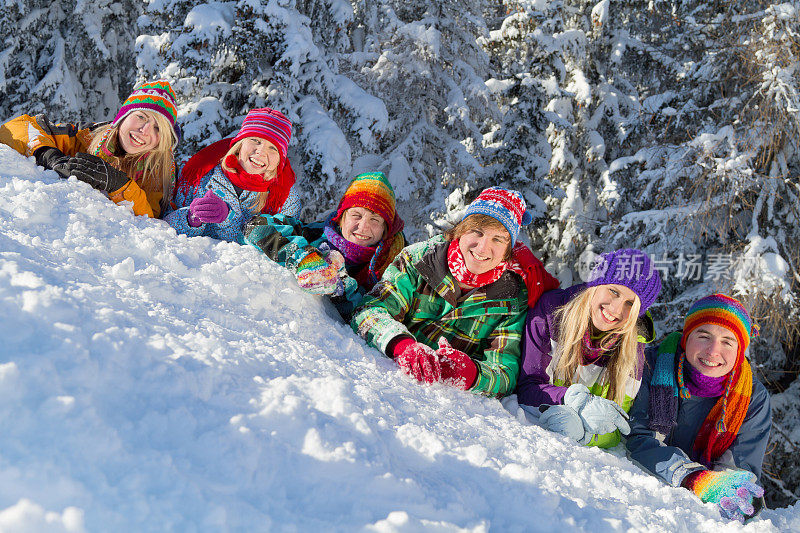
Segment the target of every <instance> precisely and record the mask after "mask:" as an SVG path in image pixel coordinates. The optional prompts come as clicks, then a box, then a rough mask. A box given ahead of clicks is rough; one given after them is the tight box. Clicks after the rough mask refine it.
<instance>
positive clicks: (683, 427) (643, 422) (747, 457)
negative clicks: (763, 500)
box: [626, 348, 772, 487]
mask: <svg viewBox="0 0 800 533" xmlns="http://www.w3.org/2000/svg"><path fill="white" fill-rule="evenodd" d="M656 351H657V350H656V349H654V348H648V350H647V354H646V364H645V370H644V375H643V379H642V386H641V388H640V389H639V394H638V395H637V396H636V400H635V401H634V402H633V407H632V408H631V411H630V413H629V414H630V417H631V420H630V424H631V433H630V435H628V439H627V442H626V446H627V448H628V457H629V458H630V459H631V460H632V461H634V462H635V463H637V464H638V465H639V466H640V467H642V468H643V469H645V470H647V471H648V472H650V473H651V474H653V475H655V476H656V477H658V478H660V479H661V480H662V481H664V482H665V483H667V484H669V485H672V486H673V487H678V486H680V484H681V481H683V478H684V477H686V476H687V475H688V474H690V473H692V472H695V471H697V470H705V469H706V467H705V466H703V465H702V464H700V463H699V462H698V461H699V458H700V454H698V453H695V452H694V451H693V449H692V448H693V446H692V445H693V444H694V439H695V436H697V432H698V431H699V430H700V426H701V425H702V423H703V421H704V420H705V418H706V416H707V415H708V413H709V412H710V411H711V408H712V407H714V404H715V403H716V402H717V399H718V397H712V398H700V397H696V396H692V397H691V398H688V399H682V398H678V420H677V425H676V426H675V427H674V428H673V429H672V432H671V433H670V434H669V435H666V436H665V437H664V440H663V442H662V441H661V440H659V438H658V435H657V434H656V432H655V431H654V430H652V429H649V428H648V421H649V417H648V407H649V403H650V378H651V376H652V372H653V368H654V365H655V360H656ZM771 426H772V410H771V408H770V401H769V392H767V389H766V388H765V387H764V385H762V384H761V382H760V381H759V380H758V379H757V378H756V376H755V374H753V393H752V396H751V397H750V407H749V409H748V410H747V415H746V417H745V419H744V422H743V423H742V427H741V428H740V429H739V435H738V436H737V437H736V440H734V441H733V444H732V445H731V447H730V448H728V450H727V451H726V452H725V453H724V454H723V455H722V456H721V457H720V458H719V459H718V460H717V461H716V462H715V464H714V465H712V467H716V466H720V467H730V468H741V469H744V470H748V471H750V472H753V473H754V474H755V475H756V476H757V477H758V478H759V479H760V478H761V464H762V462H763V461H764V454H765V452H766V450H767V443H768V441H769V432H770V427H771Z"/></svg>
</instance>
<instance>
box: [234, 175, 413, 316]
mask: <svg viewBox="0 0 800 533" xmlns="http://www.w3.org/2000/svg"><path fill="white" fill-rule="evenodd" d="M402 230H403V220H402V219H401V218H400V216H399V215H398V213H397V210H396V209H395V196H394V189H393V188H392V185H391V184H390V183H389V180H387V179H386V176H385V175H384V174H383V172H364V173H362V174H359V175H358V176H356V177H355V178H353V181H351V182H350V185H349V186H348V187H347V190H346V191H345V193H344V195H343V196H342V199H341V200H340V201H339V205H338V207H337V208H336V211H335V212H334V213H333V214H331V215H330V216H328V217H326V218H325V219H324V220H322V221H319V222H314V223H311V224H305V223H303V222H301V221H300V220H298V219H296V218H294V217H291V216H288V215H286V214H277V215H267V214H265V215H261V216H257V217H254V218H252V219H251V220H250V222H248V224H247V226H246V227H245V230H244V235H245V236H244V241H245V242H246V243H248V244H251V245H253V246H255V247H256V248H258V249H259V250H261V251H262V252H264V253H265V254H266V255H267V257H269V258H270V259H272V260H273V261H275V262H277V263H278V264H280V265H281V266H285V267H286V268H288V269H289V270H291V271H292V273H293V274H294V275H295V276H296V278H297V282H298V284H299V285H300V287H301V288H302V289H303V290H305V291H307V292H310V293H313V294H324V295H328V296H330V298H331V301H332V302H333V304H334V307H336V310H337V311H338V312H339V314H340V315H341V316H342V318H343V319H344V320H345V322H347V321H349V320H350V315H351V313H352V312H353V309H354V308H355V306H356V305H357V304H358V303H359V302H360V301H361V298H362V297H363V295H364V293H365V292H367V291H368V290H370V289H371V288H372V287H373V286H374V285H375V284H376V283H377V282H378V280H379V279H380V278H381V276H382V275H383V272H384V270H386V267H388V266H389V263H391V262H392V260H393V259H394V258H395V256H396V255H397V254H398V253H399V252H400V250H402V249H403V247H404V246H405V237H404V236H403V233H402Z"/></svg>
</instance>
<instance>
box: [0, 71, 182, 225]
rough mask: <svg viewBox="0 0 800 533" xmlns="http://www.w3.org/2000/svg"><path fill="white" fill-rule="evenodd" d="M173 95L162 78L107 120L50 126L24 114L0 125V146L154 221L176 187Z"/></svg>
mask: <svg viewBox="0 0 800 533" xmlns="http://www.w3.org/2000/svg"><path fill="white" fill-rule="evenodd" d="M175 100H176V98H175V93H174V92H173V91H172V87H171V86H170V84H169V82H167V81H164V80H159V81H154V82H148V83H143V84H142V85H139V86H138V87H136V88H135V89H134V90H133V92H132V93H131V94H130V96H128V97H127V98H126V99H125V101H124V102H123V103H122V106H121V107H120V108H119V111H118V112H117V114H116V116H115V117H114V120H113V121H111V122H100V123H89V124H81V125H75V124H61V123H58V124H56V123H53V122H51V121H50V119H49V118H48V117H47V116H46V115H44V114H41V115H36V116H35V117H32V116H30V115H22V116H19V117H16V118H13V119H11V120H9V121H8V122H6V123H5V124H3V125H2V126H0V142H2V143H3V144H7V145H9V146H11V147H12V148H14V149H15V150H16V151H18V152H19V153H21V154H23V155H26V156H33V157H34V158H35V159H36V164H38V165H40V166H42V167H44V168H45V169H48V170H53V171H55V172H56V174H57V175H58V176H59V177H60V178H64V179H67V178H69V177H70V176H75V177H76V178H77V179H78V180H80V181H83V182H85V183H87V184H89V185H90V186H91V187H93V188H94V189H97V190H99V191H101V192H103V193H105V194H106V195H107V196H108V197H109V198H110V199H111V200H112V201H114V202H115V203H120V202H130V203H131V204H132V206H133V207H132V208H133V213H134V214H135V215H145V216H149V217H158V216H159V215H160V214H161V212H162V211H163V210H164V208H165V206H166V200H165V199H168V198H169V197H170V195H171V193H172V188H173V184H174V183H175V160H174V158H173V150H174V149H175V146H176V145H177V144H178V140H179V139H180V128H179V127H178V125H177V118H178V109H177V107H176V102H175Z"/></svg>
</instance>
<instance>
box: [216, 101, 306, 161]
mask: <svg viewBox="0 0 800 533" xmlns="http://www.w3.org/2000/svg"><path fill="white" fill-rule="evenodd" d="M245 137H259V138H261V139H266V140H268V141H269V142H271V143H272V144H274V145H275V147H276V148H277V149H278V152H280V154H281V162H283V161H284V160H285V159H286V151H287V150H288V149H289V139H291V138H292V122H291V121H290V120H289V119H288V118H287V117H286V115H284V114H283V113H281V112H280V111H277V110H275V109H270V108H269V107H262V108H258V109H251V110H250V112H249V113H248V114H247V116H246V117H244V120H243V121H242V127H241V129H240V130H239V132H238V133H237V134H236V137H234V138H233V140H232V141H231V145H233V144H234V143H235V142H237V141H240V140H242V139H244V138H245Z"/></svg>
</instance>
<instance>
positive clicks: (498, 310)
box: [351, 188, 558, 396]
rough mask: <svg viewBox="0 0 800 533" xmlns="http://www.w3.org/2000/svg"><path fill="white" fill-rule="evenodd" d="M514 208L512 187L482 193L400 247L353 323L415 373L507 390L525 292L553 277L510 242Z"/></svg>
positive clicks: (518, 200) (545, 286)
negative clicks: (449, 219)
mask: <svg viewBox="0 0 800 533" xmlns="http://www.w3.org/2000/svg"><path fill="white" fill-rule="evenodd" d="M512 194H513V196H512ZM487 197H488V199H487ZM509 198H510V200H509ZM489 200H491V201H489ZM519 204H521V207H520V205H519ZM514 208H516V209H514ZM498 209H499V210H500V214H496V213H495V211H497V210H498ZM487 211H488V212H487ZM523 213H524V215H528V213H527V212H525V205H524V200H522V197H521V195H519V193H516V191H506V190H505V189H499V188H491V189H487V190H486V191H484V192H483V193H481V195H480V196H479V197H478V199H476V201H475V202H473V203H472V204H470V207H469V208H468V210H467V213H466V215H465V216H464V219H463V220H462V222H461V223H460V224H459V226H456V228H454V230H452V232H451V233H450V234H448V236H446V237H445V236H438V237H434V238H432V239H429V240H427V241H424V242H421V243H417V244H413V245H411V246H408V247H406V248H405V249H403V251H402V252H400V254H399V255H398V256H397V257H396V258H395V260H394V262H393V263H392V264H391V265H390V266H389V267H388V268H387V269H386V272H385V273H384V274H383V277H382V279H381V281H380V282H378V284H377V285H375V287H374V288H373V289H372V290H371V291H370V292H369V293H367V295H366V296H365V298H364V300H363V301H362V303H361V306H360V307H359V308H358V309H357V310H356V311H355V313H354V315H353V319H352V321H351V326H352V328H353V330H354V331H355V332H357V333H358V334H359V335H361V336H362V337H363V338H364V339H366V341H367V342H368V343H369V344H370V345H372V346H374V347H376V348H378V349H379V350H381V351H382V352H383V353H385V354H386V355H388V356H389V357H392V358H394V359H395V360H396V361H397V362H398V364H399V365H400V366H401V367H402V368H403V369H404V370H405V371H406V372H407V373H409V374H410V375H412V376H414V377H416V378H417V379H418V380H419V381H424V382H427V383H432V382H443V383H446V384H449V385H453V386H456V387H459V388H462V389H464V390H470V391H472V392H475V393H478V394H484V395H488V396H505V395H506V394H510V393H511V392H512V391H513V390H514V387H515V386H516V382H517V376H518V374H519V365H520V342H521V338H522V329H523V325H524V322H525V315H526V312H527V310H528V305H529V302H530V300H531V299H533V300H534V301H535V300H536V299H538V297H539V296H540V295H541V294H542V292H543V291H544V290H549V289H552V288H556V287H557V286H558V282H557V281H556V280H555V279H554V278H553V277H552V276H550V275H549V274H548V273H547V272H546V271H545V270H544V267H543V266H542V264H541V262H540V261H539V260H538V259H536V258H535V257H534V256H533V254H532V253H531V252H530V250H529V249H528V248H527V247H525V246H524V245H523V244H521V243H520V244H516V246H515V241H516V237H517V235H518V232H519V226H520V225H521V223H522V222H523V221H524V220H525V218H524V216H523ZM470 215H473V216H472V217H470ZM487 215H488V216H487ZM514 215H516V216H514ZM509 220H511V222H508V221H509ZM487 221H488V222H487ZM463 224H466V226H462V225H463ZM459 227H462V230H461V231H459ZM464 228H466V229H464ZM509 228H510V229H509ZM489 239H492V240H491V241H487V240H489ZM468 242H475V243H477V244H475V245H474V247H472V248H468V246H467V244H466V243H468ZM460 243H461V245H460ZM492 247H494V248H492ZM476 265H477V266H476ZM482 266H483V268H482ZM482 270H486V271H485V272H484V271H482Z"/></svg>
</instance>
